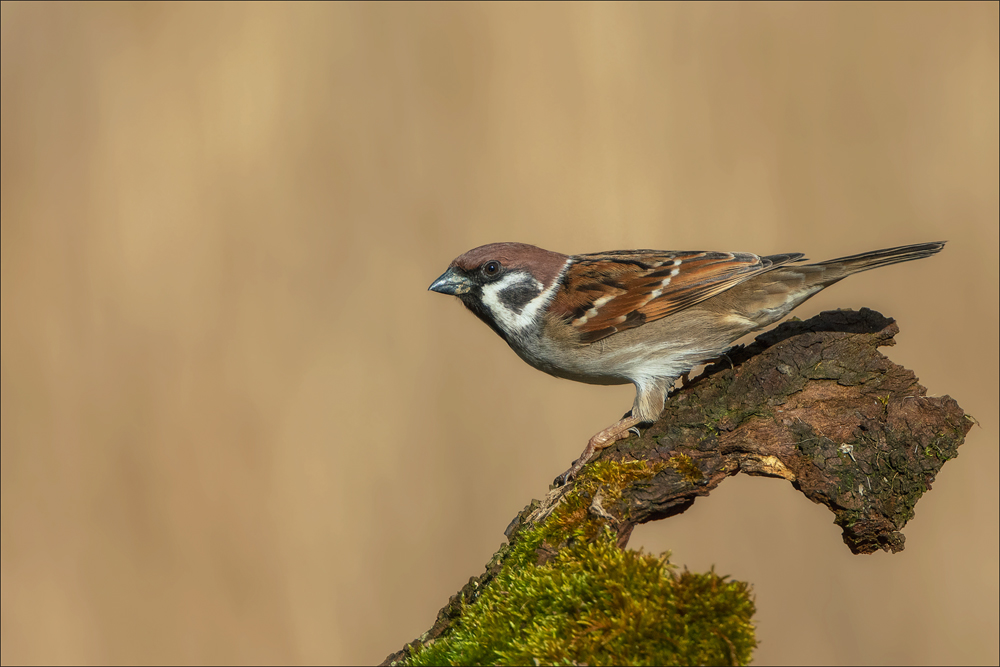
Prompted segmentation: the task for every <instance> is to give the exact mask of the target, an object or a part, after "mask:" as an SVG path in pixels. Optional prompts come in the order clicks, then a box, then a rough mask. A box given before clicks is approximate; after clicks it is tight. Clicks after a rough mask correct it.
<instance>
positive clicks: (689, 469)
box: [667, 454, 705, 484]
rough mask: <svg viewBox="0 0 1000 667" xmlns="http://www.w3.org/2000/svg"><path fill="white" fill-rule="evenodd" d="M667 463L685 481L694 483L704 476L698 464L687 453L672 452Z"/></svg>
mask: <svg viewBox="0 0 1000 667" xmlns="http://www.w3.org/2000/svg"><path fill="white" fill-rule="evenodd" d="M667 465H668V466H669V467H671V468H673V469H674V470H676V471H677V472H679V473H680V474H681V475H682V476H683V477H684V479H685V481H687V482H690V483H691V484H695V483H697V482H700V481H701V480H703V479H704V478H705V475H703V474H702V472H701V469H700V468H699V467H698V464H696V463H695V462H694V459H692V458H691V457H690V456H688V455H687V454H674V455H673V456H671V457H670V459H669V460H668V461H667Z"/></svg>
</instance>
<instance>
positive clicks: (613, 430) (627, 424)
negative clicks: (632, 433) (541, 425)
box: [555, 413, 642, 486]
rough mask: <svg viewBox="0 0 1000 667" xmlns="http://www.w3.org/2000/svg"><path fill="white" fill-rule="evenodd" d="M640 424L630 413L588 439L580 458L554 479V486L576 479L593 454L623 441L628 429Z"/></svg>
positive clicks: (640, 420)
mask: <svg viewBox="0 0 1000 667" xmlns="http://www.w3.org/2000/svg"><path fill="white" fill-rule="evenodd" d="M641 423H642V419H640V418H639V417H633V416H632V415H631V413H629V414H627V415H625V416H624V417H623V418H622V419H619V420H618V421H616V422H615V423H614V424H612V425H611V426H609V427H607V428H606V429H604V430H603V431H601V432H600V433H598V434H597V435H595V436H594V437H593V438H591V439H590V442H588V443H587V446H586V447H585V448H584V450H583V453H582V454H580V458H578V459H577V460H576V461H574V462H573V465H572V466H570V468H569V470H567V471H566V472H564V473H563V474H561V475H559V476H558V477H556V480H555V485H556V486H562V485H564V484H568V483H569V482H570V481H571V480H573V479H574V478H575V477H576V475H577V473H579V472H580V469H581V468H583V466H584V465H586V463H587V461H589V460H590V459H592V458H593V457H594V454H596V453H597V452H599V451H600V450H602V449H604V448H605V447H610V446H611V445H613V444H614V443H616V442H618V441H619V440H624V439H625V438H627V437H628V432H629V429H631V428H632V427H634V426H635V425H636V424H641Z"/></svg>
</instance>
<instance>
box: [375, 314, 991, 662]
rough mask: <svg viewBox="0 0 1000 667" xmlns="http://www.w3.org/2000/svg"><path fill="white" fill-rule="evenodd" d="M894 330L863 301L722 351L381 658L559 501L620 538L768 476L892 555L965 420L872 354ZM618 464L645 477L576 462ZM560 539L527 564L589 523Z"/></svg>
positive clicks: (448, 618) (867, 545)
mask: <svg viewBox="0 0 1000 667" xmlns="http://www.w3.org/2000/svg"><path fill="white" fill-rule="evenodd" d="M898 332H899V328H898V327H897V326H896V323H895V322H894V321H893V320H891V319H888V318H885V317H883V316H882V315H881V314H879V313H877V312H875V311H872V310H868V309H862V310H861V311H859V312H855V311H828V312H824V313H821V314H820V315H818V316H816V317H814V318H812V319H810V320H808V321H805V322H800V321H792V322H786V323H784V324H782V325H781V326H779V327H777V328H775V329H773V330H771V331H769V332H766V333H764V334H762V335H761V336H759V337H758V338H757V340H756V342H755V343H754V344H752V345H750V346H748V347H740V348H737V349H734V350H733V351H731V352H730V353H729V355H728V357H727V358H725V359H723V360H721V361H719V362H717V363H715V364H714V365H712V366H710V367H708V368H706V369H705V371H704V372H703V373H702V374H701V375H700V376H699V377H697V378H696V379H694V380H692V381H691V382H689V383H687V384H686V385H685V386H684V387H683V388H681V389H680V390H678V391H677V392H675V393H674V394H673V395H672V396H671V397H670V398H669V399H668V400H667V404H666V408H665V409H664V411H663V414H662V415H661V417H660V419H659V421H657V422H656V423H655V424H654V425H653V426H652V427H650V428H649V429H648V430H646V431H645V432H644V433H643V434H642V436H641V437H639V438H629V439H628V440H625V441H621V442H619V443H616V444H615V445H614V446H612V447H609V448H608V449H606V450H604V451H603V452H601V454H600V456H598V457H597V458H596V459H595V461H594V462H591V463H590V464H588V466H587V467H586V468H585V469H584V472H583V473H582V474H581V478H580V479H578V480H577V481H576V482H574V483H571V484H569V485H566V486H564V487H560V488H556V489H553V490H551V491H550V492H549V493H548V494H547V495H546V497H545V498H544V499H543V500H541V501H537V500H536V501H532V503H531V504H530V505H528V507H526V508H525V509H524V510H523V511H522V512H521V513H519V514H518V516H517V517H516V518H515V519H514V520H513V521H512V522H511V525H510V526H509V527H508V528H507V531H506V534H507V536H508V539H509V540H510V545H507V546H505V547H504V548H502V549H501V550H500V551H499V552H497V554H495V555H494V558H493V560H492V561H491V562H490V564H489V565H488V566H487V571H486V572H485V573H484V574H483V575H481V576H480V577H475V578H473V579H471V580H470V582H469V584H467V585H466V586H465V588H463V589H462V591H460V592H459V593H458V594H457V595H455V596H453V597H452V599H451V601H450V602H449V604H448V605H447V606H446V607H445V608H444V609H442V610H441V612H440V614H439V615H438V619H437V622H436V623H435V624H434V627H433V628H431V630H430V631H428V633H426V634H425V635H424V636H423V637H422V638H421V639H420V640H419V641H418V642H415V643H414V644H411V645H408V646H407V647H405V648H404V649H403V650H402V651H399V652H397V653H395V654H393V655H391V656H389V657H388V658H387V659H386V662H385V663H383V664H389V663H391V662H396V661H399V660H401V659H404V658H406V657H407V656H409V655H410V654H411V651H412V649H414V648H416V647H419V646H420V645H421V643H428V642H429V640H433V639H437V638H439V637H441V636H443V635H445V634H447V632H448V631H449V629H450V628H451V626H452V624H453V623H454V622H455V620H456V619H458V618H459V617H460V615H461V613H462V610H463V608H464V607H465V606H466V605H469V604H471V603H472V602H474V601H475V600H476V599H477V598H478V596H479V594H480V592H481V591H482V590H483V589H484V587H485V586H487V585H488V584H489V582H490V581H491V580H492V579H493V578H494V577H495V576H496V575H497V574H498V573H499V572H500V570H501V568H502V567H503V565H504V561H505V559H506V558H507V556H508V554H509V553H511V550H512V548H514V547H515V546H516V545H517V543H518V541H519V540H520V539H521V538H523V537H524V536H525V535H528V534H529V533H531V531H533V530H534V529H536V528H538V527H539V526H543V525H545V522H546V521H547V520H548V519H549V517H550V516H552V515H553V513H554V512H555V511H556V510H557V509H558V508H559V507H560V506H565V505H566V503H567V502H570V499H574V500H573V501H574V502H577V504H578V506H579V507H580V508H585V509H586V511H585V512H584V511H583V510H582V509H581V510H580V511H578V512H577V514H578V515H580V517H581V518H580V520H581V521H583V520H584V519H586V521H587V522H589V523H591V524H594V525H603V526H606V527H607V528H609V529H611V530H612V531H613V532H614V533H615V534H616V535H617V540H618V544H619V545H620V546H622V547H624V546H625V544H626V543H627V542H628V538H629V536H630V535H631V533H632V529H633V528H634V527H635V526H636V525H638V524H640V523H645V522H647V521H655V520H657V519H663V518H666V517H669V516H673V515H675V514H679V513H681V512H683V511H685V510H686V509H687V508H688V507H690V506H691V505H692V503H694V501H695V499H696V498H697V497H699V496H706V495H708V494H709V493H711V492H712V490H713V489H714V488H715V487H716V486H718V485H719V483H720V482H722V480H724V479H725V478H726V477H729V476H731V475H735V474H737V473H739V472H743V473H746V474H749V475H760V476H769V477H781V478H784V479H787V480H789V481H790V482H792V485H793V486H794V487H795V488H796V489H798V490H799V491H801V492H802V493H803V494H804V495H805V496H806V497H807V498H809V499H810V500H812V501H813V502H816V503H821V504H823V505H825V506H826V507H828V508H829V509H830V510H831V511H832V512H833V513H834V516H835V522H836V523H837V525H839V526H840V527H841V528H842V529H843V536H844V542H845V543H846V544H847V546H848V547H849V548H850V549H851V551H852V552H853V553H856V554H867V553H872V552H874V551H876V550H878V549H882V550H885V551H892V552H897V551H901V550H902V549H903V543H904V537H903V534H902V533H901V532H900V530H901V529H902V528H903V526H904V525H905V524H906V522H907V521H909V520H910V519H911V518H913V514H914V512H913V508H914V506H915V504H916V502H917V500H918V499H919V498H920V496H921V495H923V493H924V492H925V491H927V490H929V489H930V487H931V483H932V482H933V481H934V478H935V476H936V475H937V473H938V471H939V470H940V469H941V466H942V465H944V463H945V461H948V460H949V459H952V458H954V457H955V456H957V454H958V446H959V445H960V444H962V442H963V441H964V439H965V434H966V433H967V432H968V430H969V429H970V428H971V426H972V423H973V421H972V418H971V417H969V416H967V415H966V414H965V413H964V412H963V411H962V409H961V408H960V407H959V406H958V403H956V402H955V401H954V400H953V399H951V398H949V397H948V396H941V397H929V396H927V395H926V389H925V388H924V387H922V386H921V385H920V384H919V383H918V382H917V378H916V376H915V375H914V374H913V373H912V372H911V371H909V370H907V369H905V368H903V367H901V366H898V365H896V364H893V363H892V362H891V361H889V359H888V358H886V357H885V356H884V355H883V354H881V353H880V352H879V351H878V348H879V347H884V346H891V345H893V344H894V340H893V337H894V336H895V335H896V334H897V333H898ZM629 461H641V462H645V464H646V466H647V469H648V472H647V473H645V474H642V475H625V476H624V477H621V476H619V477H618V478H617V479H618V480H619V482H621V483H620V484H615V483H613V482H610V481H607V480H608V479H611V478H607V479H605V480H604V481H601V480H598V481H595V478H588V477H587V476H586V471H587V469H588V468H593V469H594V470H597V469H600V470H605V469H607V468H606V466H608V465H613V464H623V465H624V464H626V462H629ZM596 462H604V463H603V464H601V463H596ZM602 465H604V466H605V467H604V468H602V467H601V466H602ZM628 465H633V464H628ZM577 496H579V497H577ZM580 497H582V504H581V502H580V500H581V498H580ZM583 515H585V516H583ZM561 521H562V522H563V523H564V524H565V523H566V522H567V521H568V519H566V517H563V518H562V519H561ZM563 535H564V537H562V538H558V539H556V538H553V537H552V536H551V535H549V537H547V538H546V539H543V540H541V541H539V542H538V545H537V548H535V552H534V559H535V561H536V562H537V563H539V564H541V563H545V562H547V561H548V560H549V559H551V558H552V557H553V556H554V555H555V554H556V553H558V552H559V551H560V550H562V549H564V548H566V547H567V546H568V545H570V544H572V542H573V541H574V540H579V539H581V536H582V538H583V539H595V537H596V535H597V532H595V531H594V530H589V531H588V530H583V531H582V532H581V530H579V529H578V530H576V532H573V533H564V534H563Z"/></svg>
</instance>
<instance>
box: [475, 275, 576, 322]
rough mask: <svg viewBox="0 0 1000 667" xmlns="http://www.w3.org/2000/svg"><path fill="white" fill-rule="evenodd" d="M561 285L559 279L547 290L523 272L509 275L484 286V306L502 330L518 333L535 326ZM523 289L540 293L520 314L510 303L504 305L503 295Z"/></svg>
mask: <svg viewBox="0 0 1000 667" xmlns="http://www.w3.org/2000/svg"><path fill="white" fill-rule="evenodd" d="M558 284H559V278H558V277H557V278H556V279H555V280H553V281H552V285H550V286H549V287H548V289H545V286H544V285H542V283H541V282H539V281H538V280H537V279H535V278H534V277H533V276H531V275H530V274H528V273H525V272H523V271H515V272H511V273H508V274H507V275H505V276H504V277H502V278H501V279H500V280H498V281H496V282H494V283H490V284H489V285H484V286H483V288H482V293H483V300H482V302H483V305H485V306H486V307H487V308H489V309H490V312H491V313H492V314H493V319H494V321H495V322H496V323H497V325H499V326H500V328H501V329H503V330H504V331H507V332H509V333H517V332H519V331H522V330H523V329H525V328H527V327H529V326H531V325H533V324H534V322H535V320H536V319H537V318H538V314H539V311H540V310H541V309H542V307H543V306H545V304H546V303H548V302H549V300H550V299H551V298H552V295H553V293H554V292H555V288H556V286H557V285H558ZM518 287H523V288H524V289H526V290H531V291H535V292H538V296H536V297H534V298H533V299H531V300H530V301H528V302H527V303H525V304H524V306H523V307H522V308H521V309H520V312H518V311H517V310H516V309H515V308H512V307H511V306H510V305H509V304H508V303H504V300H503V298H502V297H501V293H502V292H504V291H506V290H509V289H512V288H513V289H516V288H518Z"/></svg>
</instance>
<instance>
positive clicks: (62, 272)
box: [0, 3, 1000, 664]
mask: <svg viewBox="0 0 1000 667" xmlns="http://www.w3.org/2000/svg"><path fill="white" fill-rule="evenodd" d="M2 31H3V32H2V76H3V79H2V189H3V197H2V323H3V326H2V371H3V372H2V445H3V447H2V494H3V495H2V505H3V507H2V512H3V515H2V589H0V590H2V603H3V605H2V606H3V609H2V611H3V613H2V642H0V644H2V661H3V662H4V663H13V662H30V663H35V662H84V663H101V662H115V663H129V662H133V661H138V662H146V663H149V662H201V661H209V662H231V661H234V662H255V663H261V662H269V661H278V662H290V663H299V662H306V663H351V662H361V663H372V662H378V661H380V660H381V659H382V658H383V657H384V656H385V655H387V654H388V653H390V652H392V651H395V650H396V649H398V648H399V647H400V646H401V645H402V644H403V643H404V642H407V641H409V640H411V639H413V638H414V637H415V636H417V635H418V634H419V633H421V632H422V631H424V630H426V629H427V628H428V627H429V626H430V624H431V623H432V621H433V619H434V616H435V614H436V613H437V610H438V609H439V608H440V607H441V606H442V605H443V604H444V603H445V602H446V601H447V598H448V596H449V595H451V594H452V593H454V592H455V591H456V590H457V589H458V588H459V587H460V586H461V585H462V584H463V583H464V582H465V581H466V580H467V578H468V577H469V576H471V575H473V574H478V573H479V572H481V570H482V567H483V565H484V563H485V562H486V561H487V559H488V558H489V557H490V555H491V554H492V552H493V551H494V550H495V549H496V547H497V546H498V545H499V544H500V543H501V541H502V540H503V539H504V538H503V529H504V528H505V527H506V525H507V522H508V521H509V520H510V519H511V518H512V517H513V516H514V515H515V513H516V512H517V511H518V510H520V509H521V508H522V507H523V506H524V504H525V503H527V502H528V500H530V498H531V497H532V496H535V497H537V496H540V495H541V494H542V493H544V491H545V489H546V485H547V484H548V483H549V482H550V481H551V480H552V478H553V477H554V476H555V475H556V474H557V473H559V472H561V471H562V470H564V469H565V468H566V466H567V465H568V464H569V462H570V461H571V460H572V459H573V458H574V457H575V456H576V455H577V454H579V452H580V449H581V447H582V446H583V444H584V442H585V441H586V439H587V438H588V437H589V436H590V435H592V434H593V433H594V432H596V431H597V430H599V429H600V428H603V427H604V426H606V425H607V424H608V423H610V422H611V421H613V420H614V419H616V418H617V417H619V416H620V415H621V414H622V413H623V412H624V411H625V410H627V409H628V407H629V405H631V401H632V395H633V393H632V391H633V390H632V389H631V387H617V388H607V387H590V386H586V385H579V384H574V383H570V382H565V381H559V380H555V379H553V378H550V377H548V376H545V375H543V374H541V373H538V372H537V371H535V370H533V369H531V368H529V367H528V366H526V365H525V364H523V363H521V362H520V361H519V360H518V359H517V358H516V357H515V355H514V354H513V353H512V352H511V351H510V350H508V349H507V348H506V346H505V345H503V343H502V342H501V341H500V340H499V339H498V338H496V336H494V334H493V333H492V332H490V331H489V330H488V329H487V328H486V327H485V326H483V325H482V324H481V323H480V322H478V321H477V320H476V319H475V318H474V317H472V316H471V315H470V314H468V313H467V312H465V311H464V309H463V308H462V307H461V306H460V304H459V303H458V302H457V301H455V300H452V299H446V298H444V297H442V296H440V295H436V294H430V293H428V292H426V288H427V285H428V284H430V282H431V281H432V280H433V279H434V278H435V277H437V276H438V275H439V274H440V272H441V271H443V270H444V268H445V267H446V266H447V264H448V262H450V260H451V259H452V258H453V257H454V256H456V255H458V254H460V253H462V252H464V251H465V250H468V249H469V248H471V247H473V246H476V245H480V244H483V243H487V242H491V241H499V240H518V241H525V242H530V243H534V244H537V245H540V246H543V247H546V248H551V249H554V250H560V251H563V252H569V253H574V252H592V251H599V250H609V249H619V248H635V247H652V248H663V249H708V250H746V251H753V252H758V253H775V252H784V251H801V252H805V253H807V254H808V255H809V256H810V257H812V258H813V259H817V260H821V259H828V258H831V257H834V256H837V255H841V254H849V253H854V252H860V251H864V250H871V249H875V248H882V247H887V246H892V245H900V244H904V243H914V242H920V241H932V240H938V239H947V240H949V241H950V243H949V245H948V247H947V248H946V250H945V251H944V252H943V253H942V254H941V255H939V256H937V257H935V258H933V259H930V260H925V261H922V262H920V263H918V264H907V265H903V266H896V267H892V268H888V269H881V270H879V271H878V272H876V273H867V274H863V275H861V276H857V277H854V278H852V279H851V280H848V281H846V282H845V283H842V284H840V285H838V286H837V287H835V288H833V289H831V290H828V291H826V292H824V293H823V294H822V295H820V296H818V297H817V298H815V299H813V300H812V301H810V302H809V303H807V304H806V305H805V306H804V307H802V308H801V309H800V310H799V311H798V313H797V314H798V315H800V316H802V317H807V316H810V315H812V314H815V313H816V312H819V311H820V310H824V309H829V308H836V307H853V308H859V307H861V306H869V307H872V308H876V309H879V310H881V311H882V312H884V313H886V314H888V315H891V316H893V317H895V318H897V319H898V321H899V323H900V326H901V328H902V333H901V334H900V335H899V337H898V342H899V344H898V345H897V346H896V347H895V348H892V349H889V350H887V354H889V356H890V357H891V358H892V359H893V360H895V361H897V362H898V363H902V364H904V365H906V366H907V367H910V368H913V369H915V370H916V372H917V373H918V375H919V376H920V378H921V381H922V382H923V383H924V384H925V385H926V386H927V387H928V390H929V392H930V393H932V394H944V393H947V394H950V395H952V396H953V397H955V398H956V399H958V401H959V402H960V403H961V404H962V406H963V407H964V408H965V409H966V410H967V411H969V412H971V413H972V414H973V415H975V416H976V417H977V418H978V419H979V422H980V427H978V428H974V429H973V430H972V431H971V433H970V434H969V437H968V440H967V443H966V444H965V445H964V447H963V448H962V450H961V456H960V457H959V458H958V459H956V460H955V461H953V462H951V463H949V464H948V465H947V466H945V468H944V471H943V472H942V474H941V475H940V476H939V478H938V480H937V482H936V484H935V486H934V489H933V491H932V492H931V493H929V494H928V495H927V496H926V497H925V498H924V499H923V500H922V501H921V502H920V504H919V505H918V506H917V516H916V518H915V520H914V521H913V522H912V523H911V524H910V525H909V526H908V527H907V529H906V531H905V532H906V536H907V543H906V551H905V552H903V553H901V554H898V555H887V554H877V555H874V556H868V557H861V556H852V555H851V554H850V553H849V552H848V550H847V548H846V547H845V546H844V545H843V544H842V542H841V538H840V534H839V530H838V529H837V528H836V526H834V525H833V524H832V516H831V515H830V514H829V512H827V510H825V509H824V508H822V507H819V506H815V505H811V504H810V503H808V502H807V501H806V500H805V499H804V498H802V496H801V495H800V494H798V493H796V492H794V491H793V489H792V488H791V487H790V485H788V484H787V483H785V482H780V481H777V480H765V479H750V478H737V479H733V480H730V481H728V482H727V483H726V484H724V485H723V486H722V488H721V489H720V490H719V492H717V493H715V494H713V495H712V496H711V497H710V498H707V499H704V500H700V501H699V502H698V503H697V504H696V505H695V506H694V507H693V508H692V510H690V511H689V512H687V513H686V514H684V515H683V516H680V517H677V518H675V519H673V520H670V521H665V522H661V523H658V524H654V525H647V526H644V527H642V528H640V529H639V530H637V531H636V535H635V537H634V538H633V542H632V546H634V547H640V546H642V547H644V548H646V549H648V550H652V551H657V552H658V551H662V550H666V549H671V550H672V551H673V554H674V556H673V559H674V561H675V562H676V563H678V564H684V565H687V566H689V567H690V568H692V569H696V570H705V569H707V568H709V567H710V566H712V565H713V564H714V565H715V567H716V569H717V570H718V571H720V572H723V573H727V574H731V575H732V576H734V577H738V578H740V579H744V580H748V581H750V582H752V583H753V584H754V586H755V590H756V594H757V601H758V606H759V615H758V621H759V638H760V640H761V646H760V648H759V650H758V653H757V659H756V661H757V663H758V664H772V663H774V664H780V663H785V664H794V663H827V662H832V663H842V664H847V663H864V662H870V663H884V664H892V663H953V664H961V663H994V664H996V663H997V661H998V629H997V628H998V624H1000V622H998V555H997V554H998V523H1000V520H998V483H997V475H998V465H1000V461H998V420H1000V415H998V408H997V406H998V392H997V387H998V380H997V373H998V360H997V344H998V336H997V331H998V326H1000V323H998V271H997V250H998V226H1000V210H998V182H1000V174H998V160H1000V158H998V124H1000V120H998V78H1000V73H998V5H997V4H996V3H980V4H967V5H961V4H950V3H949V4H938V5H932V4H915V5H902V4H888V5H844V4H836V5H812V4H809V5H791V4H777V5H743V4H740V5H666V6H663V5H660V6H656V5H648V4H642V5H627V4H614V5H591V4H587V5H582V4H580V5H562V4H560V5H454V4H449V5H437V4H433V5H419V4H400V5H382V4H378V5H368V4H363V5H350V4H348V5H343V4H340V5H294V6H289V5H283V4H282V5H257V4H255V5H230V4H225V5H208V6H206V5H122V4H109V5H78V4H73V5H51V4H39V5H34V4H9V3H4V4H3V8H2Z"/></svg>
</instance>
